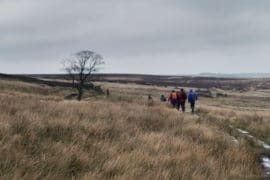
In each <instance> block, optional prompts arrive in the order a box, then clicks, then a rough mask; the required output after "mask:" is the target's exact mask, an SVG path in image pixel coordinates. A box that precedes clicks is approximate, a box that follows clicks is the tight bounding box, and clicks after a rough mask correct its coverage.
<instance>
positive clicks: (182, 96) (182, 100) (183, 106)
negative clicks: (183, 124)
mask: <svg viewBox="0 0 270 180" xmlns="http://www.w3.org/2000/svg"><path fill="white" fill-rule="evenodd" d="M178 96H179V98H178V110H179V109H180V106H181V109H182V112H185V111H186V100H187V94H186V92H185V90H184V89H181V90H180V91H179V93H178Z"/></svg>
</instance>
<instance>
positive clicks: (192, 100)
mask: <svg viewBox="0 0 270 180" xmlns="http://www.w3.org/2000/svg"><path fill="white" fill-rule="evenodd" d="M197 100H198V95H197V93H196V92H195V91H193V90H192V89H191V90H190V91H189V94H188V102H189V103H190V107H191V110H192V113H194V112H195V111H194V109H195V102H196V101H197Z"/></svg>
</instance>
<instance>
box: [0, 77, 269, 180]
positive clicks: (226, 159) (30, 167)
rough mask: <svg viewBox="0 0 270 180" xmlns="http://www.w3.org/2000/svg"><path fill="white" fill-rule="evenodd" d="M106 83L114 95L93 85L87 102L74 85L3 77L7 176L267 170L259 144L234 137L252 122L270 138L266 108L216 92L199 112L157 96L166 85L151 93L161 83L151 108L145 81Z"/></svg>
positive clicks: (0, 171) (0, 156) (1, 136)
mask: <svg viewBox="0 0 270 180" xmlns="http://www.w3.org/2000/svg"><path fill="white" fill-rule="evenodd" d="M104 86H105V87H106V86H107V87H108V86H110V87H111V89H110V92H111V96H110V97H105V96H98V97H92V96H91V95H92V93H93V92H88V93H85V97H84V99H85V100H84V101H82V102H77V101H75V100H74V101H73V100H65V99H64V97H65V96H67V95H69V94H71V93H72V92H73V90H72V89H66V88H65V89H63V88H57V87H48V86H45V85H35V84H28V83H23V82H19V81H5V80H0V110H1V113H0V143H1V146H0V176H1V177H2V178H6V179H12V178H14V179H21V178H24V179H37V178H42V179H43V178H44V179H70V178H72V177H77V178H82V179H240V178H242V179H247V178H252V179H253V178H255V179H256V178H259V177H260V176H261V174H262V169H261V167H260V165H259V162H258V154H257V151H255V150H254V149H252V147H251V146H249V144H248V142H246V141H245V140H243V141H241V142H240V143H239V144H238V145H236V144H233V143H232V142H231V136H230V129H229V127H230V125H233V126H236V127H241V128H246V129H248V130H250V131H251V132H254V133H255V134H256V135H258V136H260V137H262V138H264V140H266V141H268V142H269V141H270V140H269V137H270V134H269V132H270V131H269V128H270V126H269V122H267V120H266V119H265V118H264V117H267V113H266V112H263V113H265V114H266V115H265V116H264V115H263V114H257V115H256V114H254V113H250V112H242V111H241V112H240V111H237V110H235V111H231V110H224V109H222V107H220V108H219V107H215V108H213V106H212V105H211V101H210V100H209V99H201V101H203V102H204V103H205V106H202V105H199V106H200V108H199V110H198V114H197V115H195V116H192V115H190V114H181V113H179V112H177V111H176V110H174V109H170V108H168V107H167V106H166V105H165V104H161V103H159V102H157V101H156V100H155V98H157V97H158V96H159V95H160V94H161V93H166V92H167V91H168V90H166V89H165V90H164V89H160V88H157V87H148V89H150V90H149V92H153V91H152V89H154V90H155V91H154V92H155V93H154V100H155V101H154V105H153V106H151V107H149V106H147V101H146V98H147V97H146V96H145V95H144V94H143V93H142V92H140V91H141V90H142V89H144V87H141V86H137V89H136V90H134V88H130V89H129V86H126V87H125V88H126V89H124V87H122V86H121V88H119V86H118V85H116V86H114V87H115V88H114V89H113V88H112V86H113V85H110V84H107V85H106V84H105V85H104ZM134 86H135V85H134ZM117 87H118V89H117ZM120 91H121V92H128V93H126V94H125V93H121V92H120ZM144 91H145V90H143V92H144ZM118 92H119V93H118ZM140 93H141V94H140ZM145 93H146V92H145ZM219 101H221V100H220V99H219ZM201 104H202V103H201ZM233 133H234V132H233ZM234 135H236V134H235V133H234ZM239 137H240V135H239ZM240 138H241V137H240ZM249 147H250V148H249Z"/></svg>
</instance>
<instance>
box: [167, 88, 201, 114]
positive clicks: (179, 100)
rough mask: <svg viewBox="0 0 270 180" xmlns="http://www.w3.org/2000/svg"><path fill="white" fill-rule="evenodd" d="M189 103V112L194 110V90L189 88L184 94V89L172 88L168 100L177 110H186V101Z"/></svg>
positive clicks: (196, 97) (195, 95)
mask: <svg viewBox="0 0 270 180" xmlns="http://www.w3.org/2000/svg"><path fill="white" fill-rule="evenodd" d="M187 100H188V102H189V103H190V107H191V112H192V113H194V112H195V103H196V101H197V100H198V95H197V93H196V92H195V91H193V90H192V89H190V91H189V93H188V95H187V94H186V92H185V90H184V89H181V90H180V91H175V90H173V91H172V92H171V94H170V96H169V98H168V101H169V102H170V103H171V105H172V106H173V107H174V108H176V109H177V110H180V107H181V110H182V112H185V111H186V101H187Z"/></svg>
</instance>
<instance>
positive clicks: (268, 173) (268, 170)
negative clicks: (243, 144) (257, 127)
mask: <svg viewBox="0 0 270 180" xmlns="http://www.w3.org/2000/svg"><path fill="white" fill-rule="evenodd" d="M231 128H232V126H231ZM235 130H236V131H238V132H239V133H240V134H242V135H244V136H246V137H248V138H251V139H253V140H255V141H256V142H258V145H260V146H261V148H262V149H263V152H267V151H270V145H269V144H267V143H266V142H264V141H262V140H260V139H258V138H256V137H255V136H253V135H252V134H251V133H250V132H248V131H245V130H243V129H240V128H235ZM232 142H233V143H236V144H237V143H239V140H238V139H237V138H236V137H234V136H232ZM259 162H260V164H261V166H262V167H263V170H264V174H263V177H264V178H267V179H268V178H269V179H270V157H269V156H268V155H266V154H264V153H262V154H261V155H260V158H259Z"/></svg>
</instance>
